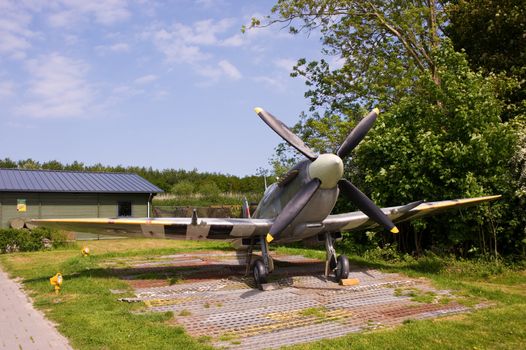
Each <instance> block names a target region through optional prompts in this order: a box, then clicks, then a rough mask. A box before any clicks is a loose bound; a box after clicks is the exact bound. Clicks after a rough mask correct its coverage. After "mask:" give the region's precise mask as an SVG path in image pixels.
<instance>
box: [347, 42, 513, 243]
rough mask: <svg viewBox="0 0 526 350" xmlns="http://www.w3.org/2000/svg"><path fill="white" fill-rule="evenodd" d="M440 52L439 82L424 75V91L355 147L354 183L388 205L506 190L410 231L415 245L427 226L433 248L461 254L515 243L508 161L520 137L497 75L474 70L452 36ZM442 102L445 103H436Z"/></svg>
mask: <svg viewBox="0 0 526 350" xmlns="http://www.w3.org/2000/svg"><path fill="white" fill-rule="evenodd" d="M436 57H437V60H438V62H439V66H438V67H439V68H438V73H439V76H440V80H441V84H440V86H437V85H435V84H434V82H433V81H432V80H431V79H430V78H429V76H427V75H421V76H420V77H419V78H418V80H416V81H415V83H416V85H417V86H418V87H419V90H420V93H419V94H412V95H409V96H407V97H405V98H403V99H402V100H401V101H400V103H398V104H397V105H394V106H393V107H392V108H391V109H390V110H389V111H388V112H387V113H385V114H384V115H383V116H382V117H381V118H380V120H379V122H378V123H377V124H376V125H375V127H374V128H373V129H372V130H371V132H370V134H369V135H368V138H367V139H366V140H365V142H363V144H362V145H360V147H359V148H358V149H357V152H356V157H355V159H354V161H355V162H356V164H357V167H358V168H359V171H360V173H359V175H360V177H359V178H358V179H356V182H360V181H361V182H362V188H364V189H366V191H367V192H369V193H371V196H372V198H373V199H374V200H375V201H376V202H378V203H381V204H383V205H394V204H399V203H401V202H402V203H403V202H411V201H414V200H418V199H426V200H441V199H450V198H458V197H477V196H482V195H490V194H503V195H504V198H503V200H501V201H500V203H498V204H496V205H494V206H493V207H492V211H491V212H488V211H487V209H484V208H485V207H484V206H482V207H481V208H479V209H478V210H477V209H475V210H467V211H465V212H464V213H463V215H458V214H455V215H442V216H440V217H438V218H434V219H430V220H431V221H432V222H433V225H429V226H428V227H427V229H426V230H425V231H423V229H424V228H425V225H424V226H422V222H416V223H415V224H414V225H413V226H412V228H413V231H414V232H413V233H412V234H414V235H416V237H417V239H415V240H414V242H417V243H415V244H418V242H420V241H421V236H420V235H419V234H421V233H422V232H425V237H426V240H427V242H428V247H429V246H431V245H434V246H436V245H441V246H444V247H455V248H456V249H458V252H460V253H465V252H466V251H468V250H469V249H471V248H473V247H475V248H476V249H480V250H481V251H483V250H486V252H490V249H489V248H491V252H494V251H495V250H496V249H497V248H503V247H504V246H506V247H510V245H514V243H515V241H516V240H517V238H518V236H517V235H520V233H519V232H514V230H515V229H516V227H513V226H512V225H510V224H509V219H511V217H510V215H509V214H510V212H511V211H513V210H514V206H513V197H514V195H515V194H514V191H515V190H514V188H513V186H510V184H512V182H513V181H512V180H513V179H512V177H511V176H510V164H509V162H510V161H509V160H510V159H511V157H512V154H513V150H514V145H515V140H516V137H515V134H514V132H513V129H512V128H511V126H510V125H508V124H506V123H502V122H501V119H500V116H501V114H502V110H503V108H504V103H503V102H502V101H501V100H499V99H498V98H497V97H496V96H495V95H496V94H495V92H496V90H497V89H498V87H499V85H500V82H499V77H497V76H490V77H484V76H483V75H482V74H481V73H474V72H473V71H471V70H470V68H469V66H468V63H467V61H466V59H465V56H464V55H463V54H461V53H457V52H455V51H454V50H453V49H452V47H451V46H449V45H447V42H446V44H445V45H443V48H442V49H441V50H440V51H439V52H438V53H437V55H436ZM437 100H440V101H441V102H442V103H441V104H440V105H436V103H435V101H437ZM515 214H517V215H520V214H519V213H517V212H515ZM522 215H523V214H522ZM482 237H484V238H482ZM496 238H497V241H498V243H497V245H495V243H496V242H495V240H496ZM519 241H520V240H519ZM411 248H416V249H419V248H420V247H419V246H418V245H417V246H416V247H415V246H414V245H411ZM501 251H502V250H501ZM509 252H510V251H507V253H509Z"/></svg>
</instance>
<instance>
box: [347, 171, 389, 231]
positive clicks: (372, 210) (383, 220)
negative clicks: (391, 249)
mask: <svg viewBox="0 0 526 350" xmlns="http://www.w3.org/2000/svg"><path fill="white" fill-rule="evenodd" d="M338 186H339V187H340V189H341V190H342V192H343V193H345V195H346V196H347V197H348V198H349V199H350V200H351V201H352V202H353V203H354V204H355V205H356V206H357V207H358V209H360V210H361V211H362V212H363V213H364V214H365V215H367V216H368V217H369V218H371V219H372V220H373V221H375V222H376V223H378V224H380V225H382V226H383V227H385V228H386V229H387V230H389V231H390V232H391V233H398V228H397V227H396V226H395V224H394V223H393V222H392V221H391V219H389V218H388V217H387V215H385V214H384V212H383V211H382V210H381V209H380V208H378V207H377V206H376V204H374V203H373V201H372V200H370V199H369V197H367V196H366V195H365V194H363V193H362V191H360V190H359V189H358V188H357V187H356V186H354V185H353V184H352V183H351V182H350V181H349V180H346V179H341V180H340V181H339V182H338Z"/></svg>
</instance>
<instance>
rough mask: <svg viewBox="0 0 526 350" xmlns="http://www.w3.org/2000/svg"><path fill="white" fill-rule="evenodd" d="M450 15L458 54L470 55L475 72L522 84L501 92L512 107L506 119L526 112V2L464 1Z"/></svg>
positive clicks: (450, 8)
mask: <svg viewBox="0 0 526 350" xmlns="http://www.w3.org/2000/svg"><path fill="white" fill-rule="evenodd" d="M447 11H448V14H449V18H450V21H449V23H448V26H447V27H446V33H447V35H448V36H449V37H450V38H451V40H452V41H453V44H454V46H455V49H456V50H457V51H460V50H464V51H465V52H466V54H467V55H468V60H469V62H470V65H471V68H472V69H474V70H478V69H482V70H483V71H484V72H485V73H490V72H493V73H505V74H506V75H507V76H508V77H511V78H514V79H516V80H517V81H518V83H519V84H518V86H515V87H513V88H512V89H510V90H503V91H499V96H500V98H502V99H503V100H504V101H506V103H507V104H508V107H507V111H506V113H505V114H504V118H506V119H511V118H514V117H515V116H516V115H518V114H521V110H522V111H523V112H524V110H526V107H525V106H524V105H522V103H523V101H524V100H525V99H526V89H525V87H526V1H524V0H470V1H466V0H460V1H455V2H453V3H451V4H450V5H449V6H448V7H447ZM523 112H522V113H523Z"/></svg>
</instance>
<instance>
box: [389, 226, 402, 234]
mask: <svg viewBox="0 0 526 350" xmlns="http://www.w3.org/2000/svg"><path fill="white" fill-rule="evenodd" d="M398 232H400V231H398V227H396V226H395V227H393V228H392V229H391V233H398Z"/></svg>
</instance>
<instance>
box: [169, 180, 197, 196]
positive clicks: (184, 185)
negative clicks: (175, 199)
mask: <svg viewBox="0 0 526 350" xmlns="http://www.w3.org/2000/svg"><path fill="white" fill-rule="evenodd" d="M194 191H195V186H194V184H193V183H192V182H190V181H188V180H183V181H180V182H178V183H176V184H175V185H173V186H172V189H171V190H170V192H172V193H175V194H177V195H181V196H187V195H190V194H192V193H194Z"/></svg>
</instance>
